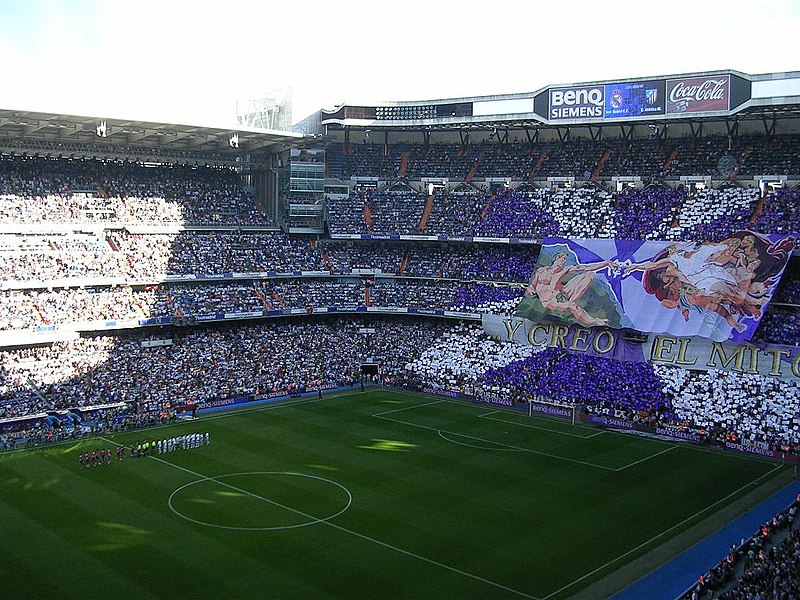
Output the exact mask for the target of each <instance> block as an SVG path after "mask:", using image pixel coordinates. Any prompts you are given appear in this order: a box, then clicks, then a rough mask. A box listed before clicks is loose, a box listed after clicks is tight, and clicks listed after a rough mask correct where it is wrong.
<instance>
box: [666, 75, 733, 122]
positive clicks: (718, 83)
mask: <svg viewBox="0 0 800 600" xmlns="http://www.w3.org/2000/svg"><path fill="white" fill-rule="evenodd" d="M729 89H730V75H723V76H717V77H692V78H689V79H670V80H669V81H667V113H685V112H710V111H718V110H728V105H729V99H730V95H729V93H728V90H729Z"/></svg>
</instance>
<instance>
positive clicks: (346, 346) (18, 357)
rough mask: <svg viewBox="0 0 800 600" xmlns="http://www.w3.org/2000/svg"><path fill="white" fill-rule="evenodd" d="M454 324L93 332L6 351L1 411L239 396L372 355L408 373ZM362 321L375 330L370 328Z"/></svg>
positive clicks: (0, 374)
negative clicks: (159, 336)
mask: <svg viewBox="0 0 800 600" xmlns="http://www.w3.org/2000/svg"><path fill="white" fill-rule="evenodd" d="M450 327H451V326H450V325H449V324H447V323H443V322H438V321H435V320H423V319H399V320H393V321H386V320H380V319H365V320H359V321H356V320H352V319H343V318H339V319H333V320H314V321H309V320H301V321H299V322H282V323H276V324H272V325H271V326H269V327H263V326H259V325H240V326H227V327H217V328H191V329H181V330H176V331H174V332H171V333H169V334H167V335H169V337H168V338H167V340H168V343H167V344H165V345H151V344H143V342H144V341H147V340H148V339H150V337H151V336H152V334H148V333H143V332H132V333H128V334H121V335H119V336H88V337H82V338H80V339H77V340H72V341H66V342H57V343H54V344H52V345H49V346H37V347H30V348H23V349H7V350H5V351H2V352H0V419H8V418H11V417H22V416H26V415H33V414H39V413H43V412H45V411H51V410H57V409H64V408H84V407H88V406H93V405H99V404H115V403H120V402H123V403H130V402H135V405H136V407H137V408H138V409H140V410H142V411H144V412H162V411H164V410H165V409H168V408H173V409H174V408H175V407H177V406H181V405H185V404H196V403H202V402H211V401H214V400H219V399H222V398H229V397H234V396H258V395H266V394H272V393H279V392H284V391H288V390H290V389H294V388H298V387H302V388H308V389H316V385H317V383H316V382H317V381H319V382H321V383H320V385H325V386H339V385H346V384H350V383H352V382H353V381H355V380H356V379H357V378H358V376H359V375H358V371H359V365H360V363H361V362H362V361H364V360H366V359H370V360H377V361H378V362H380V363H381V365H382V369H383V371H384V373H385V374H387V375H390V374H392V373H395V372H399V371H400V370H401V369H402V368H403V367H404V365H405V363H406V362H408V361H409V360H411V359H413V358H414V357H415V356H416V355H417V354H419V352H420V351H421V350H422V348H424V347H426V345H427V344H428V342H429V340H432V339H436V338H438V337H440V336H441V334H442V333H443V332H444V331H446V330H448V329H449V328H450ZM360 329H368V330H373V331H374V333H361V332H360V331H359V330H360Z"/></svg>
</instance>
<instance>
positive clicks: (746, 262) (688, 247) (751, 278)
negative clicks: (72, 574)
mask: <svg viewBox="0 0 800 600" xmlns="http://www.w3.org/2000/svg"><path fill="white" fill-rule="evenodd" d="M793 247H794V239H793V238H791V237H789V238H783V239H781V240H779V241H777V242H771V241H770V240H769V239H768V238H766V237H763V236H760V235H759V234H756V233H753V232H749V231H740V232H737V233H735V234H732V235H731V236H730V237H728V238H726V239H724V240H722V241H721V242H718V243H709V242H705V243H694V242H690V243H681V244H671V245H669V246H667V247H666V248H664V249H663V250H662V251H660V252H659V253H658V254H656V255H655V256H654V257H652V259H650V260H648V261H644V262H639V263H633V264H629V265H626V267H625V269H624V274H625V275H630V274H632V273H633V272H635V271H641V272H642V273H643V276H642V286H643V287H644V290H645V291H646V292H647V293H648V294H652V295H653V296H655V297H656V298H657V299H658V301H659V302H660V303H661V305H662V306H664V307H665V308H669V309H678V310H679V311H680V313H681V315H682V316H683V319H684V320H685V321H689V319H690V317H691V314H692V312H695V311H696V312H698V313H704V312H708V311H710V312H713V313H716V314H717V315H719V316H721V317H722V318H723V319H724V320H725V322H726V323H727V324H728V325H729V326H730V327H731V328H732V329H734V330H736V331H738V332H742V331H744V330H745V329H746V327H747V326H746V325H745V324H744V323H743V322H742V321H743V320H744V319H755V320H757V319H759V318H760V317H761V315H762V313H763V309H764V305H765V304H766V302H767V301H768V300H769V299H770V297H771V293H772V291H773V289H774V287H775V285H776V284H777V282H778V279H779V277H780V274H781V272H782V270H783V268H784V266H785V265H786V261H787V258H788V256H789V253H791V251H792V249H793Z"/></svg>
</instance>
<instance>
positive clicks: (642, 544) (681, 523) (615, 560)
mask: <svg viewBox="0 0 800 600" xmlns="http://www.w3.org/2000/svg"><path fill="white" fill-rule="evenodd" d="M781 467H782V465H775V466H774V467H773V468H772V470H771V471H768V472H766V473H764V474H763V475H759V476H758V477H756V478H755V479H754V480H753V481H751V482H749V483H746V484H744V485H743V486H742V487H740V488H739V489H738V490H734V491H733V492H731V493H730V494H728V495H727V496H725V497H724V498H720V499H719V500H717V501H716V502H714V503H712V504H709V505H708V506H706V507H705V508H703V509H702V510H699V511H697V512H696V513H695V514H693V515H691V516H689V517H686V518H685V519H684V520H683V521H681V522H680V523H676V524H675V525H673V526H672V527H670V528H669V529H665V530H664V531H662V532H661V533H659V534H658V535H654V536H653V537H651V538H650V539H649V540H646V541H644V542H642V543H641V544H639V545H638V546H636V547H635V548H631V549H630V550H628V551H627V552H625V553H623V554H620V555H619V556H617V557H616V558H613V559H611V560H610V561H608V562H607V563H605V564H604V565H600V566H599V567H597V568H596V569H594V570H593V571H589V572H588V573H586V574H585V575H583V576H581V577H578V579H576V580H574V581H573V582H571V583H568V584H567V585H565V586H564V587H562V588H559V589H557V590H556V591H555V592H552V593H550V594H548V595H547V596H545V597H544V598H542V600H548V599H549V598H552V597H553V596H557V595H558V594H560V593H561V592H563V591H565V590H568V589H569V588H571V587H574V586H575V585H577V584H578V583H580V582H581V581H583V580H584V579H587V578H589V577H591V576H592V575H595V574H597V573H599V572H600V571H602V570H603V569H605V568H607V567H610V566H611V565H613V564H615V563H618V562H619V561H621V560H623V559H625V558H627V557H628V556H630V555H631V554H633V553H634V552H637V551H639V550H641V549H642V548H644V547H646V546H648V545H649V544H652V543H653V542H654V541H656V540H657V539H659V538H662V537H664V536H665V535H667V534H668V533H670V532H671V531H673V530H674V529H677V528H679V527H682V526H683V525H685V524H686V523H688V522H690V521H692V520H693V519H696V518H697V517H699V516H700V515H702V514H703V513H706V512H708V511H710V510H711V509H712V508H714V507H715V506H717V505H718V504H722V503H724V502H726V501H727V500H728V499H729V498H732V497H733V496H735V495H737V494H740V493H741V492H743V491H744V490H745V489H747V488H748V487H751V486H754V485H758V483H757V482H758V481H759V480H761V479H765V478H767V477H771V476H772V475H773V474H774V473H775V471H777V470H778V469H780V468H781Z"/></svg>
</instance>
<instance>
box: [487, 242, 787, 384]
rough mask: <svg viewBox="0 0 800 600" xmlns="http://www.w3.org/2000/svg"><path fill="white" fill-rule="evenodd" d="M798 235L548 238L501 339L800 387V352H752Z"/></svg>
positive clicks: (499, 325)
mask: <svg viewBox="0 0 800 600" xmlns="http://www.w3.org/2000/svg"><path fill="white" fill-rule="evenodd" d="M794 241H795V236H780V235H762V234H758V233H754V232H752V231H738V232H736V233H733V234H731V235H730V236H728V237H727V238H725V239H723V240H721V241H719V242H672V243H670V242H653V241H622V240H567V239H561V238H549V239H545V240H544V242H543V244H542V250H541V253H540V255H539V259H538V261H537V263H536V265H535V267H534V268H533V273H532V275H531V279H530V282H529V284H528V285H527V288H526V290H525V294H524V296H523V298H522V300H521V301H520V302H519V304H518V305H517V308H516V310H515V313H514V316H513V317H511V318H507V317H502V316H499V315H484V317H483V327H484V330H485V331H486V332H487V333H488V334H489V335H492V336H496V337H499V338H501V339H506V340H509V341H515V342H519V343H522V344H527V345H534V346H542V347H544V346H550V347H556V348H562V349H564V350H567V351H574V352H577V353H582V354H590V355H595V356H605V357H608V358H615V359H618V360H632V361H642V360H649V361H652V362H660V363H667V364H674V365H677V366H684V367H687V368H693V369H703V368H719V369H730V370H735V371H739V372H749V373H760V374H764V375H772V376H774V377H793V378H796V379H800V351H798V349H796V348H795V349H786V348H783V347H782V346H780V347H779V346H774V347H768V346H759V347H756V346H751V345H749V344H746V342H747V341H748V340H749V339H750V337H751V336H752V335H753V332H754V331H755V329H756V327H757V325H758V322H759V320H760V319H761V316H762V315H763V314H764V312H765V310H766V306H767V304H768V303H769V302H770V300H771V299H772V295H773V293H774V291H775V289H776V287H777V285H778V282H779V280H780V278H781V275H782V274H783V271H784V269H785V267H786V263H787V261H788V259H789V256H790V254H791V252H792V249H793V248H794Z"/></svg>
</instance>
